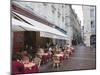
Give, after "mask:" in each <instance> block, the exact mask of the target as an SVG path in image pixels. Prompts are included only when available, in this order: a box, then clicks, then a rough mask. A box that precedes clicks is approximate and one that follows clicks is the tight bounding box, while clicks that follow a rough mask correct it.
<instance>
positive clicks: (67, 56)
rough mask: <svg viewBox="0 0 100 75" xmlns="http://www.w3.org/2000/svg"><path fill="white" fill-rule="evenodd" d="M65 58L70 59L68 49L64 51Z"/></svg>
mask: <svg viewBox="0 0 100 75" xmlns="http://www.w3.org/2000/svg"><path fill="white" fill-rule="evenodd" d="M64 57H65V59H68V58H69V53H68V51H67V49H65V50H64Z"/></svg>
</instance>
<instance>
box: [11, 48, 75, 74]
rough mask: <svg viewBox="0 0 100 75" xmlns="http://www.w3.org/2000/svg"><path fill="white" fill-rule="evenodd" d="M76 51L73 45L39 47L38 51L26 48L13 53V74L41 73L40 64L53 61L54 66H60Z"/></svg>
mask: <svg viewBox="0 0 100 75" xmlns="http://www.w3.org/2000/svg"><path fill="white" fill-rule="evenodd" d="M29 50H30V49H29ZM31 50H32V48H31ZM74 51H75V49H74V48H73V47H72V46H64V47H62V48H60V47H57V46H54V47H49V48H38V50H37V52H36V53H32V52H29V51H28V48H27V50H26V49H25V48H24V49H23V50H21V51H19V52H14V53H13V55H12V74H15V75H16V74H29V73H39V72H40V71H39V68H40V66H42V65H45V64H47V63H48V62H53V64H52V67H53V68H57V67H60V66H61V64H62V62H63V61H64V60H68V59H69V57H70V56H71V55H72V54H73V53H74Z"/></svg>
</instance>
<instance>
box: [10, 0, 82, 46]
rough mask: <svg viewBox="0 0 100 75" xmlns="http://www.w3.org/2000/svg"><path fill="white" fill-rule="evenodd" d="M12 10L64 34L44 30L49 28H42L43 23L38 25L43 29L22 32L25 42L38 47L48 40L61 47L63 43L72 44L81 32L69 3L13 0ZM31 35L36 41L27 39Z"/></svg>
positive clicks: (30, 37)
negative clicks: (19, 0)
mask: <svg viewBox="0 0 100 75" xmlns="http://www.w3.org/2000/svg"><path fill="white" fill-rule="evenodd" d="M12 11H14V12H16V13H19V14H21V15H24V16H25V17H26V20H27V17H28V18H30V19H32V20H33V21H34V20H35V21H37V22H39V23H42V24H45V25H46V26H48V27H49V28H50V29H51V28H53V30H54V29H56V30H57V31H59V32H61V33H62V34H64V35H65V38H64V37H62V36H58V35H56V36H55V35H54V34H57V32H53V33H52V34H51V32H49V33H48V32H44V31H45V30H47V31H50V30H49V29H46V28H44V29H43V25H41V26H40V27H41V28H42V30H44V31H39V32H25V33H23V36H26V38H24V39H26V40H25V42H26V43H28V44H30V45H31V44H33V43H36V44H34V46H35V47H37V46H40V45H41V46H40V47H44V46H45V45H46V43H49V42H50V43H52V44H54V45H56V44H57V45H58V46H59V47H61V46H64V45H65V44H72V40H77V41H78V39H77V37H78V36H80V32H81V31H80V23H79V20H78V17H77V15H76V14H75V12H74V11H73V9H72V7H71V5H69V4H57V3H46V2H17V1H13V2H12ZM22 17H23V16H22ZM23 18H24V17H23ZM24 20H25V19H24ZM27 23H28V22H27ZM30 23H31V22H30ZM28 24H29V23H28ZM33 25H35V26H38V25H36V23H35V22H34V23H33ZM45 25H44V27H45ZM38 27H39V26H38ZM28 36H29V37H28ZM35 36H36V37H35ZM32 37H34V39H33V40H36V39H37V41H33V42H32V41H30V42H29V41H28V39H31V40H32ZM39 37H40V38H39Z"/></svg>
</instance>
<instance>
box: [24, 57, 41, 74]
mask: <svg viewBox="0 0 100 75" xmlns="http://www.w3.org/2000/svg"><path fill="white" fill-rule="evenodd" d="M22 63H23V64H24V73H25V74H28V73H37V72H39V68H38V66H37V65H36V64H35V63H33V62H32V61H30V59H29V56H23V58H22Z"/></svg>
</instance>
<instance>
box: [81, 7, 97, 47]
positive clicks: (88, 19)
mask: <svg viewBox="0 0 100 75" xmlns="http://www.w3.org/2000/svg"><path fill="white" fill-rule="evenodd" d="M95 9H96V8H95V6H83V25H84V43H85V45H86V46H91V45H92V44H95V43H96V18H95Z"/></svg>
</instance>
